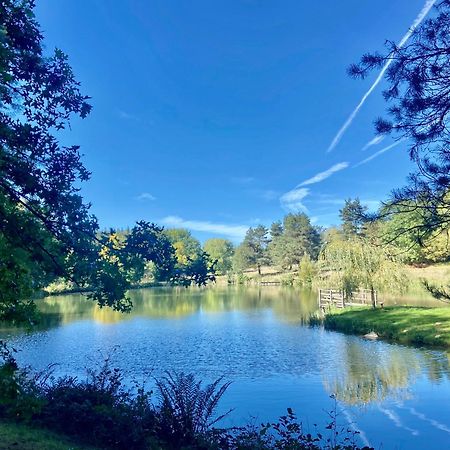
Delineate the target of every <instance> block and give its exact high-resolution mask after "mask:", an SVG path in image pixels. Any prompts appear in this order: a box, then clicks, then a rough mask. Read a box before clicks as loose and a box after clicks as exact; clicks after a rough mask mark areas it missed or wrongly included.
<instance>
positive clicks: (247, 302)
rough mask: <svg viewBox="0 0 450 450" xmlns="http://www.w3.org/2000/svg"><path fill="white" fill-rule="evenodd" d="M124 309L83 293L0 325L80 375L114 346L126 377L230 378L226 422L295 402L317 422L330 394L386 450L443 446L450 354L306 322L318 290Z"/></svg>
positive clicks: (144, 293) (192, 297)
mask: <svg viewBox="0 0 450 450" xmlns="http://www.w3.org/2000/svg"><path fill="white" fill-rule="evenodd" d="M131 295H132V298H133V302H134V304H135V307H134V309H133V312H132V313H131V314H128V315H123V314H120V313H116V312H113V311H111V310H109V309H99V308H98V307H96V306H95V305H94V304H93V303H92V302H90V301H88V300H85V299H83V298H82V297H81V296H79V295H66V296H58V297H49V298H46V299H43V300H41V301H39V308H40V309H41V310H42V312H43V313H44V318H45V320H44V324H43V325H42V326H41V328H40V329H39V330H35V331H33V332H31V333H25V332H23V331H20V330H15V331H13V330H2V332H1V335H2V337H3V338H4V337H7V338H8V339H9V340H10V341H12V343H13V344H14V346H15V347H16V348H18V349H20V352H19V354H18V360H19V362H20V363H22V364H29V365H31V366H32V367H33V368H35V369H37V370H40V369H43V368H45V367H46V366H47V365H48V364H51V363H58V366H57V368H56V374H57V375H62V374H72V375H78V376H81V377H82V376H84V374H85V367H86V366H87V365H92V364H94V363H95V362H98V361H100V360H101V358H102V357H103V356H105V355H111V358H112V360H113V363H114V365H115V366H118V367H121V368H122V369H123V370H124V372H125V374H126V379H127V381H129V382H131V380H132V379H134V378H137V379H142V378H143V377H144V376H145V374H151V375H152V376H156V377H158V376H160V375H162V374H163V373H164V370H166V369H171V370H175V371H185V372H194V373H195V374H196V375H197V376H199V377H201V378H202V379H204V380H205V381H212V380H214V379H216V378H217V377H220V376H224V378H225V379H226V380H231V381H232V382H233V383H232V385H231V387H230V388H229V390H228V392H227V393H226V395H225V397H224V399H223V401H222V405H221V408H222V410H226V409H228V408H234V411H233V412H232V414H231V415H230V416H229V417H228V418H227V419H226V420H227V421H226V424H227V425H239V424H242V423H244V422H248V421H249V420H253V421H255V422H256V423H260V422H263V421H267V420H274V419H276V418H277V417H278V416H279V415H281V414H284V413H285V412H286V408H287V407H292V408H293V409H294V410H295V411H296V413H297V415H298V416H299V417H300V419H301V420H302V421H303V423H304V424H305V426H306V427H307V428H308V427H309V428H310V429H311V430H313V429H314V426H313V425H314V424H316V423H317V424H318V425H319V427H320V428H324V426H325V424H326V423H327V419H328V417H327V414H326V411H329V410H331V409H332V408H333V407H334V402H333V400H332V399H330V395H332V394H334V395H335V396H336V398H337V411H338V413H339V422H340V423H341V424H344V425H347V424H348V425H349V426H350V427H353V428H354V429H356V430H358V431H360V439H361V443H364V444H367V445H372V446H374V447H375V448H383V449H446V448H449V449H450V359H449V356H450V355H449V354H448V353H445V352H442V351H432V350H425V349H416V348H411V347H404V346H399V345H391V344H388V343H385V342H373V341H366V340H364V339H361V338H359V337H356V336H346V335H343V334H339V333H334V332H327V331H324V330H323V329H320V328H310V327H308V326H307V325H304V323H305V321H306V320H307V318H308V317H309V315H310V314H311V312H313V311H315V309H316V295H315V293H310V292H300V291H296V290H294V289H289V288H279V287H263V288H260V289H258V288H239V287H235V288H219V287H216V288H211V289H204V290H199V289H189V290H186V289H141V290H137V291H133V292H132V294H131Z"/></svg>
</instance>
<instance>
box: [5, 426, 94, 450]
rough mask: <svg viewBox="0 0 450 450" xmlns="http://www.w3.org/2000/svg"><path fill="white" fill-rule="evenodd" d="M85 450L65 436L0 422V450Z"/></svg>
mask: <svg viewBox="0 0 450 450" xmlns="http://www.w3.org/2000/svg"><path fill="white" fill-rule="evenodd" d="M12 449H20V450H43V449H45V450H69V449H70V450H81V449H84V450H87V449H91V450H92V449H93V447H88V446H85V445H83V446H80V445H77V444H74V443H73V442H72V441H70V440H69V439H67V438H66V437H65V436H61V435H60V434H56V433H53V432H51V431H48V430H43V429H40V428H34V427H31V426H29V425H25V424H16V423H10V422H0V450H12Z"/></svg>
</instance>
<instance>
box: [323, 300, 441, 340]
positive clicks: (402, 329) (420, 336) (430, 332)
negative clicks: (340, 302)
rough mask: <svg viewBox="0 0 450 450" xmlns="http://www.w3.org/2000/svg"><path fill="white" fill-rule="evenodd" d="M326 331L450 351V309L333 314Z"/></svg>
mask: <svg viewBox="0 0 450 450" xmlns="http://www.w3.org/2000/svg"><path fill="white" fill-rule="evenodd" d="M323 324H324V326H325V328H327V329H329V330H334V331H341V332H343V333H351V334H357V335H365V334H367V333H370V332H372V331H373V332H375V333H376V334H377V335H378V336H379V337H380V338H382V339H386V340H390V341H393V342H398V343H401V344H412V345H424V346H429V347H438V348H450V308H448V307H447V308H445V307H444V308H416V307H408V306H395V307H387V308H378V309H368V308H363V309H361V308H351V309H345V310H333V311H332V312H330V313H328V314H326V315H325V317H324V319H323Z"/></svg>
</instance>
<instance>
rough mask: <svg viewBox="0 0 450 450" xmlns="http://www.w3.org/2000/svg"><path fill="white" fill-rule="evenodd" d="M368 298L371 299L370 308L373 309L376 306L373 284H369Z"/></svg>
mask: <svg viewBox="0 0 450 450" xmlns="http://www.w3.org/2000/svg"><path fill="white" fill-rule="evenodd" d="M370 299H371V300H372V308H374V309H375V308H376V307H377V298H376V296H375V290H374V288H373V286H370Z"/></svg>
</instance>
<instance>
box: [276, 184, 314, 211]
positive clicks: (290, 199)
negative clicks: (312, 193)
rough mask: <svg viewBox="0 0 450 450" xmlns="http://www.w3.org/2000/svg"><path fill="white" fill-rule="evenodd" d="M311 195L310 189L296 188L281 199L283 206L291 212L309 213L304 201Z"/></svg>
mask: <svg viewBox="0 0 450 450" xmlns="http://www.w3.org/2000/svg"><path fill="white" fill-rule="evenodd" d="M308 194H309V189H308V188H299V187H297V188H295V189H292V191H289V192H286V193H285V194H283V195H282V196H281V197H280V203H281V206H282V207H283V208H284V209H285V210H287V211H291V212H299V211H305V212H306V211H308V209H307V208H306V206H305V205H304V204H303V200H304V198H305V197H307V196H308Z"/></svg>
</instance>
